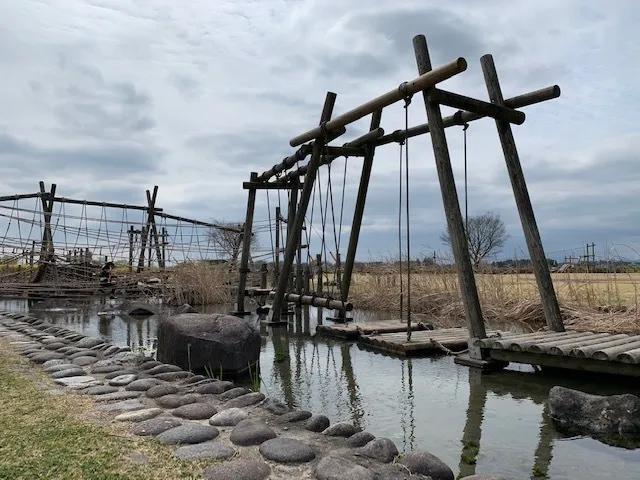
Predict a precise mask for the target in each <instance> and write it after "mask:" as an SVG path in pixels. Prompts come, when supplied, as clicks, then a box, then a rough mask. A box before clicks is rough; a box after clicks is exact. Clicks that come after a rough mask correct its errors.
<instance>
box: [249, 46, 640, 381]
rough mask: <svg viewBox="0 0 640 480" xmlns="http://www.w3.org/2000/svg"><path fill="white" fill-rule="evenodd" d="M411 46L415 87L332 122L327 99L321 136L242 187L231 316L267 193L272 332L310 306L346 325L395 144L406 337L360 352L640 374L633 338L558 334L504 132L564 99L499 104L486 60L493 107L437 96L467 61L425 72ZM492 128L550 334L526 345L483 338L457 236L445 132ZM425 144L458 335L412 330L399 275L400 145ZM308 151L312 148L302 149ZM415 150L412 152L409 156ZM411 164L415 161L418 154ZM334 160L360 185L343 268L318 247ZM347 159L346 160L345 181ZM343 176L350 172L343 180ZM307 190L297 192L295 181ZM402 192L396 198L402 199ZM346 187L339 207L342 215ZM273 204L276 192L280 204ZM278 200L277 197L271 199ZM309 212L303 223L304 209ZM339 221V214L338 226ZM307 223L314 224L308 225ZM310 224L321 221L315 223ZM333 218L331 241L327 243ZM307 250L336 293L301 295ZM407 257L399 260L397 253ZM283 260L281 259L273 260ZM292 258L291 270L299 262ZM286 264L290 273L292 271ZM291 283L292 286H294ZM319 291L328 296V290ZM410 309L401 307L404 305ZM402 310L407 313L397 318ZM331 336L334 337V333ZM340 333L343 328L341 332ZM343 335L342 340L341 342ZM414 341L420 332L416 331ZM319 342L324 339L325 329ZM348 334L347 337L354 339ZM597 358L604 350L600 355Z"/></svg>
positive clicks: (306, 290) (381, 338) (546, 95)
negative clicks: (372, 205) (447, 248)
mask: <svg viewBox="0 0 640 480" xmlns="http://www.w3.org/2000/svg"><path fill="white" fill-rule="evenodd" d="M413 47H414V53H415V58H416V64H417V69H418V75H419V76H418V77H417V78H415V79H413V80H411V81H408V82H403V83H402V84H400V85H399V86H398V87H397V88H394V89H392V90H390V91H389V92H387V93H385V94H382V95H380V96H379V97H377V98H375V99H373V100H370V101H368V102H366V103H364V104H362V105H360V106H358V107H356V108H353V109H352V110H348V111H346V112H345V113H342V114H341V115H339V116H337V117H335V118H332V112H333V108H334V105H335V102H336V94H335V93H332V92H328V93H327V95H326V98H325V103H324V107H323V109H322V113H321V115H320V119H319V124H318V126H316V127H314V128H312V129H310V130H309V131H307V132H305V133H303V134H301V135H298V136H296V137H294V138H292V139H291V140H290V141H289V144H290V146H291V147H298V150H297V151H296V152H295V153H294V154H292V155H289V156H287V157H285V158H284V159H283V160H282V161H281V162H279V163H277V164H275V165H273V166H272V167H271V168H270V169H269V170H266V171H264V172H263V173H262V174H258V173H257V172H253V173H251V175H250V178H249V181H248V182H245V183H244V185H243V187H244V188H245V189H247V190H248V201H247V214H246V220H245V223H244V228H245V231H244V239H245V241H244V244H243V250H242V258H241V265H240V269H239V271H240V274H239V288H238V297H237V303H236V313H237V314H239V315H242V314H244V313H247V312H246V311H245V309H244V300H245V295H246V294H247V291H246V289H245V287H246V282H247V274H248V273H249V269H248V268H247V267H248V260H249V247H250V241H249V239H250V238H251V233H252V225H253V215H254V210H255V205H256V192H257V191H258V190H264V191H265V192H266V194H267V199H266V200H267V201H266V204H267V208H268V209H269V218H271V217H272V216H273V215H272V212H271V207H270V202H269V191H271V190H278V191H279V190H286V191H287V198H288V209H287V212H288V213H287V218H281V215H280V207H279V206H278V208H277V209H276V213H275V218H276V223H277V224H279V228H278V229H277V231H276V242H275V247H274V264H275V270H276V271H275V272H274V273H275V274H274V276H273V285H272V286H271V287H269V286H267V285H266V277H265V282H263V285H262V286H263V287H264V289H263V290H264V292H266V295H268V296H270V297H272V298H273V304H272V306H271V312H270V317H269V321H270V322H271V323H281V322H284V323H286V322H287V319H286V318H284V317H283V313H286V312H287V311H288V305H290V304H291V303H293V304H294V305H317V306H323V307H328V308H333V309H335V310H337V311H338V314H337V316H336V318H335V320H336V321H339V322H342V323H344V322H345V321H346V320H347V317H346V313H345V312H347V311H349V310H350V309H351V308H352V307H353V305H352V304H351V303H350V302H349V301H348V300H349V290H350V287H351V280H352V274H353V267H354V261H355V255H356V251H357V245H358V239H359V234H360V229H361V226H362V219H363V214H364V209H365V204H366V199H367V191H368V186H369V180H370V177H371V170H372V166H373V158H374V154H375V152H376V149H377V148H378V147H381V146H383V145H387V144H389V143H394V142H395V143H398V144H399V145H400V159H401V161H400V179H401V180H400V199H401V200H400V207H401V208H400V209H399V211H400V212H402V210H403V208H402V207H403V205H402V202H403V200H402V199H403V193H404V194H405V195H406V196H405V202H406V203H405V205H404V206H405V207H406V227H405V233H406V246H405V247H403V244H402V240H401V238H402V227H401V224H402V222H401V220H402V213H400V214H399V217H400V218H399V222H398V224H399V238H400V241H399V250H400V252H399V253H400V255H399V259H400V261H399V264H400V278H401V279H402V278H403V276H406V283H404V285H406V292H405V291H403V290H402V285H403V283H402V282H401V296H400V299H401V300H400V305H401V307H400V318H401V319H402V320H403V322H404V326H403V327H402V328H401V329H400V330H399V331H398V330H397V328H396V329H395V330H387V331H386V333H385V331H384V330H381V329H378V330H377V331H373V332H368V333H367V332H361V331H356V336H357V337H358V342H360V343H362V344H366V345H368V346H370V347H375V348H378V349H385V350H387V351H394V352H396V353H400V354H404V355H408V354H417V353H425V352H434V351H442V350H443V349H444V350H447V349H449V350H450V349H451V348H453V347H456V348H459V347H464V348H463V349H464V350H467V351H466V352H465V353H464V354H461V355H457V356H456V362H457V363H459V364H464V365H468V366H471V367H479V368H481V369H488V370H495V369H500V368H503V367H504V366H505V365H507V364H508V362H517V363H529V364H534V365H541V366H547V367H560V368H567V369H573V370H591V371H599V372H609V373H620V374H625V375H640V363H638V362H636V359H637V358H640V357H639V356H638V354H639V351H638V348H639V347H640V343H638V339H637V338H636V337H635V336H628V337H621V336H617V335H609V334H598V333H590V332H585V333H576V332H565V327H564V325H563V320H562V316H561V312H560V308H559V305H558V300H557V297H556V292H555V289H554V285H553V282H552V280H551V274H550V271H549V266H548V264H547V260H546V255H545V253H544V249H543V246H542V240H541V238H540V233H539V231H538V226H537V222H536V219H535V215H534V211H533V206H532V204H531V200H530V198H529V192H528V188H527V183H526V180H525V176H524V173H523V169H522V166H521V163H520V157H519V154H518V149H517V147H516V143H515V139H514V135H513V132H512V125H521V124H522V123H524V121H525V114H524V113H523V112H522V111H521V110H520V109H521V108H522V107H525V106H528V105H533V104H536V103H540V102H544V101H547V100H551V99H554V98H557V97H559V96H560V88H559V87H558V86H557V85H553V86H551V87H547V88H543V89H540V90H537V91H534V92H529V93H525V94H522V95H518V96H515V97H512V98H508V99H505V98H504V96H503V93H502V89H501V86H500V82H499V79H498V73H497V70H496V67H495V65H494V61H493V57H492V56H491V55H484V56H483V57H482V58H481V59H480V64H481V67H482V72H483V76H484V83H485V86H486V89H487V93H488V97H489V101H484V100H479V99H475V98H470V97H466V96H464V95H459V94H457V93H453V92H450V91H446V90H443V89H441V88H439V86H438V84H439V83H441V82H443V81H445V80H447V79H449V78H452V77H454V76H456V75H458V74H460V73H462V72H464V71H465V70H466V69H467V61H466V60H465V59H464V58H457V59H454V60H452V61H451V62H449V63H447V64H445V65H443V66H440V67H437V68H433V67H432V64H431V59H430V55H429V50H428V48H427V41H426V38H425V37H424V36H423V35H417V36H416V37H414V39H413ZM416 94H421V96H422V100H423V103H424V108H425V112H426V117H427V120H428V123H425V124H423V125H418V126H416V127H411V128H410V127H409V125H408V118H409V115H408V113H407V111H408V108H409V104H410V103H411V100H412V97H413V96H414V95H416ZM397 102H404V107H405V125H404V130H397V131H394V132H393V133H392V134H387V135H385V134H384V130H383V129H382V128H380V123H381V117H382V112H383V109H384V108H386V107H388V106H390V105H392V104H394V103H397ZM443 105H444V106H448V107H453V108H456V109H459V110H458V111H457V112H456V113H455V114H454V115H452V116H450V117H446V118H443V117H442V113H441V106H443ZM369 115H370V116H371V123H370V130H369V132H367V133H366V134H364V135H362V136H361V137H359V138H357V139H355V140H352V141H350V142H348V143H345V144H343V145H342V146H330V145H329V143H330V142H332V141H333V140H336V139H337V138H339V137H341V136H342V135H343V134H344V133H345V132H346V126H347V125H349V124H351V123H353V122H355V121H357V120H359V119H362V118H364V117H366V116H369ZM485 117H490V118H492V119H493V120H494V121H495V125H496V130H497V133H498V137H499V139H500V144H501V147H502V152H503V155H504V159H505V164H506V168H507V171H508V175H509V179H510V183H511V186H512V189H513V194H514V197H515V203H516V206H517V209H518V213H519V216H520V220H521V223H522V228H523V232H524V236H525V239H526V243H527V248H528V250H529V256H530V258H531V263H532V267H533V271H534V274H535V278H536V283H537V287H538V292H539V294H540V298H541V301H542V307H543V312H544V317H545V320H546V323H547V327H548V330H549V331H548V332H543V333H531V334H526V335H516V334H513V333H509V332H489V331H487V329H486V327H485V321H484V317H483V312H482V308H481V305H480V300H479V297H478V290H477V287H476V281H475V276H474V269H473V265H472V263H471V259H470V255H469V250H468V242H467V238H466V233H465V226H464V219H463V216H462V213H461V209H460V205H459V201H458V194H457V190H456V183H455V179H454V176H453V170H452V167H451V158H450V155H449V148H448V145H447V138H446V136H445V128H448V127H452V126H456V125H457V126H461V127H463V128H465V129H466V127H467V126H468V124H469V123H470V122H472V121H476V120H479V119H481V118H485ZM426 133H428V134H429V135H430V137H431V145H432V148H433V156H434V159H435V166H436V171H437V175H438V181H439V185H440V191H441V194H442V200H443V206H444V211H445V217H446V219H447V227H448V233H449V238H450V239H451V247H452V250H453V255H454V259H455V265H456V269H457V274H458V283H459V285H460V290H461V294H462V300H463V305H464V312H465V317H466V323H467V325H466V328H465V329H451V330H440V331H438V330H436V331H431V330H428V329H422V328H420V327H418V328H416V326H415V324H413V323H412V316H411V269H410V268H408V267H409V265H408V264H407V268H406V270H404V273H403V270H402V269H403V263H404V262H405V260H406V261H407V263H408V262H409V260H410V258H411V255H410V242H409V237H410V235H409V228H410V220H409V215H410V214H409V211H410V209H409V204H408V202H409V194H408V183H409V182H408V180H409V158H408V149H407V145H408V141H409V139H410V138H412V137H415V136H417V135H422V134H426ZM305 142H308V143H305ZM403 147H404V174H405V177H406V178H405V179H404V181H403V162H402V155H403ZM413 151H414V150H413V149H412V152H413ZM414 154H415V152H414ZM309 155H310V156H311V157H310V160H309V161H308V162H307V163H306V165H302V166H301V165H300V162H302V161H304V160H305V158H306V157H307V156H309ZM339 157H345V158H353V157H362V159H363V160H362V162H361V163H362V167H361V177H360V183H359V188H358V192H357V196H356V201H355V205H354V210H353V220H352V224H351V229H350V231H349V242H348V247H347V253H346V259H345V261H344V263H343V262H342V260H341V257H340V253H339V251H338V250H339V245H340V242H339V236H338V235H335V237H336V242H335V246H336V248H335V251H334V252H335V253H331V259H330V258H329V257H327V252H326V242H325V227H326V218H327V215H326V213H327V212H326V210H325V211H324V212H323V211H322V203H323V197H322V194H321V193H322V192H321V186H320V181H319V179H318V178H319V174H320V167H321V166H323V165H326V166H327V169H328V174H329V175H328V176H329V178H330V175H331V173H330V172H331V170H330V168H331V163H332V162H333V161H334V160H335V159H336V158H339ZM346 171H347V169H346V160H345V172H346ZM345 176H346V173H345ZM302 179H303V181H302V182H301V180H302ZM403 183H404V185H405V186H404V191H403ZM344 184H345V182H344V181H343V198H342V200H343V201H342V203H343V205H344ZM316 191H317V192H318V193H319V199H318V203H319V204H320V217H321V223H322V225H321V228H322V245H321V247H320V249H321V251H322V250H323V249H324V250H323V251H322V253H321V254H320V255H318V256H317V261H316V262H314V260H316V258H312V256H311V254H310V252H309V250H310V249H311V248H312V246H311V245H310V242H309V240H310V236H309V232H310V231H312V230H314V227H313V224H312V219H313V216H314V215H313V208H314V202H315V198H316V197H315V195H316ZM332 192H333V189H332V188H331V183H330V180H328V181H327V193H326V196H325V197H324V201H325V204H326V200H327V199H328V198H329V196H331V198H330V200H331V206H332V216H333V213H334V212H333V203H334V202H333V196H332V195H333V194H332ZM278 195H279V193H278ZM279 198H280V197H279V196H278V199H279ZM310 204H311V212H310V214H309V212H308V209H309V205H310ZM342 213H343V212H342V210H340V212H339V218H340V226H339V227H340V230H341V228H342V224H341V222H342ZM336 216H338V215H336ZM309 217H310V218H309ZM316 218H317V217H316ZM282 223H285V224H286V229H287V232H286V235H282V234H280V227H281V226H282ZM335 231H336V228H335V219H334V234H335ZM303 232H305V234H304V235H305V236H306V239H305V240H306V242H305V244H304V245H303V241H302V240H303ZM280 239H284V244H285V246H284V248H280V245H279V241H280ZM303 247H304V249H306V256H307V266H309V265H311V264H312V263H315V264H316V265H317V266H318V268H321V266H322V265H325V266H328V265H329V264H330V263H332V266H333V269H334V272H335V273H334V277H333V281H332V282H331V285H335V286H336V287H337V288H336V289H335V290H330V291H328V290H326V289H325V290H323V288H322V281H321V279H322V278H323V275H322V272H321V271H320V272H319V274H318V276H317V278H318V280H319V281H318V282H317V283H316V285H315V286H314V285H313V284H312V285H309V283H308V276H307V280H306V281H303V273H302V259H303V255H302V250H303ZM403 248H406V250H405V252H404V254H403V252H402V249H403ZM282 253H283V254H284V258H282V259H281V254H282ZM296 259H297V260H296ZM294 261H296V265H295V268H294ZM294 278H295V279H296V280H295V281H294V280H293V279H294ZM325 286H326V285H325ZM403 302H406V303H403ZM405 308H406V311H405V312H403V309H405ZM403 313H405V315H403ZM338 330H339V328H334V329H333V332H334V333H335V332H337V331H338ZM347 330H348V329H347ZM347 330H345V331H344V332H342V334H345V335H347V334H349V333H348V332H347ZM415 330H420V331H415ZM325 333H327V330H326V329H325ZM350 334H353V332H351V333H350ZM601 347H602V348H601Z"/></svg>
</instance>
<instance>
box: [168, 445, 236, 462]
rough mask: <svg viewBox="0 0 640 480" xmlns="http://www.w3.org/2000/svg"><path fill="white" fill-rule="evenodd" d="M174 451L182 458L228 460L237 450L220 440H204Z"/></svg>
mask: <svg viewBox="0 0 640 480" xmlns="http://www.w3.org/2000/svg"><path fill="white" fill-rule="evenodd" d="M173 453H174V455H175V456H176V457H178V458H179V459H180V460H200V459H207V460H228V459H229V458H231V457H233V456H234V455H235V453H236V451H235V449H234V448H232V447H230V446H228V445H225V444H223V443H220V442H203V443H198V444H196V445H185V446H184V447H179V448H177V449H176V450H175V452H173Z"/></svg>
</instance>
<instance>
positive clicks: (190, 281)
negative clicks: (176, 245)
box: [167, 262, 237, 305]
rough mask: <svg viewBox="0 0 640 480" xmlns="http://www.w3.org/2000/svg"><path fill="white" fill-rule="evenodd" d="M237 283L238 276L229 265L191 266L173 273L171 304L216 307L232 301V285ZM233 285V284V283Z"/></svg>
mask: <svg viewBox="0 0 640 480" xmlns="http://www.w3.org/2000/svg"><path fill="white" fill-rule="evenodd" d="M236 281H237V272H231V271H229V266H227V265H211V264H208V263H204V262H202V263H199V262H189V263H183V264H180V265H178V266H176V267H174V268H172V269H171V273H170V275H169V282H168V285H167V286H168V288H169V289H170V291H171V297H170V300H169V303H170V304H173V305H182V304H184V303H188V304H189V305H214V304H221V303H230V302H231V301H232V296H231V295H232V292H231V285H232V284H235V282H236ZM232 282H233V283H232Z"/></svg>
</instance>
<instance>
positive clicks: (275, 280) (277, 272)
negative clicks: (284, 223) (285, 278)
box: [273, 207, 282, 285]
mask: <svg viewBox="0 0 640 480" xmlns="http://www.w3.org/2000/svg"><path fill="white" fill-rule="evenodd" d="M281 216H282V213H281V212H280V207H276V247H275V248H276V257H275V268H274V272H273V274H274V275H273V283H274V284H275V285H277V284H278V279H279V278H280V224H281V223H280V219H281Z"/></svg>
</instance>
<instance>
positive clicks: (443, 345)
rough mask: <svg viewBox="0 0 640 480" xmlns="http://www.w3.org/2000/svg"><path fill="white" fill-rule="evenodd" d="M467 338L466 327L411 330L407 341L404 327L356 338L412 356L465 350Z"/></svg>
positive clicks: (378, 348) (398, 353) (391, 351)
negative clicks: (399, 329)
mask: <svg viewBox="0 0 640 480" xmlns="http://www.w3.org/2000/svg"><path fill="white" fill-rule="evenodd" d="M487 334H488V335H497V334H498V333H497V332H495V331H489V332H487ZM468 339H469V332H468V330H467V329H466V328H443V329H441V330H421V331H412V333H411V341H410V342H407V333H406V329H405V331H404V332H402V333H383V334H374V335H362V336H361V337H360V338H359V339H358V343H359V344H360V345H362V346H365V347H368V348H372V349H374V350H381V351H385V352H390V353H395V354H397V355H403V356H412V355H429V354H436V353H447V351H448V350H452V351H460V350H465V349H466V348H467V342H468Z"/></svg>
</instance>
